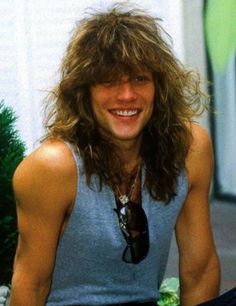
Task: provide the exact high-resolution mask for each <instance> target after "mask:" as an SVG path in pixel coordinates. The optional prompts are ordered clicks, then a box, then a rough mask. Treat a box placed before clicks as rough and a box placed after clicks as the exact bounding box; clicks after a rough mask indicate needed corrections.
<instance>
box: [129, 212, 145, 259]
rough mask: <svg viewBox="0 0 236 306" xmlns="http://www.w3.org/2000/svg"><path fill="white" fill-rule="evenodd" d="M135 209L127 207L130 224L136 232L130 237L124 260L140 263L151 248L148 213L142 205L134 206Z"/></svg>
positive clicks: (131, 228)
mask: <svg viewBox="0 0 236 306" xmlns="http://www.w3.org/2000/svg"><path fill="white" fill-rule="evenodd" d="M133 207H135V209H132V210H130V209H129V208H128V209H127V211H126V212H127V219H128V222H127V223H128V226H129V228H130V230H131V232H132V231H133V232H134V233H135V236H134V237H133V238H132V237H131V238H130V239H129V241H128V245H127V247H126V248H125V250H124V253H123V260H124V261H125V262H127V263H139V262H140V261H142V260H143V259H144V258H145V257H146V256H147V253H148V250H149V234H148V222H147V217H146V214H145V212H144V210H143V208H142V207H141V206H133Z"/></svg>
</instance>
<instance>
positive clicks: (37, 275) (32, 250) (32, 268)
mask: <svg viewBox="0 0 236 306" xmlns="http://www.w3.org/2000/svg"><path fill="white" fill-rule="evenodd" d="M75 173H76V172H75V167H74V161H73V159H72V157H71V154H70V152H69V150H68V148H66V145H65V144H63V143H59V142H58V143H53V144H51V143H49V144H45V145H42V146H41V147H40V148H39V149H38V150H36V151H35V152H34V153H33V154H31V155H30V156H29V157H27V158H26V159H25V160H24V161H23V162H22V163H21V164H20V165H19V167H18V168H17V170H16V172H15V174H14V177H13V187H14V192H15V198H16V203H17V220H18V230H19V240H18V246H17V252H16V257H15V264H14V276H15V277H16V278H17V279H18V281H19V278H20V279H21V281H25V276H27V279H28V280H29V281H31V282H32V283H34V282H35V284H38V283H40V282H46V281H48V280H49V279H50V277H51V273H52V269H53V265H54V259H55V253H56V248H57V243H58V239H59V237H60V233H61V230H62V226H63V224H64V220H65V217H66V214H67V211H68V209H69V207H70V205H71V204H72V202H73V198H74V192H75V176H76V174H75ZM13 278H14V277H13ZM22 278H23V279H22Z"/></svg>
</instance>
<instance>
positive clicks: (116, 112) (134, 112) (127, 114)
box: [111, 109, 138, 117]
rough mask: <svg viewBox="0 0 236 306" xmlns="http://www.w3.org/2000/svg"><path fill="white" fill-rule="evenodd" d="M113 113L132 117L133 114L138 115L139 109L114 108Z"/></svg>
mask: <svg viewBox="0 0 236 306" xmlns="http://www.w3.org/2000/svg"><path fill="white" fill-rule="evenodd" d="M111 113H112V114H114V115H118V116H122V117H131V116H135V115H137V114H138V110H137V109H133V110H112V111H111Z"/></svg>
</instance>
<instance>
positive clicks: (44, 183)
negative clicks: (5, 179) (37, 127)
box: [13, 140, 76, 198]
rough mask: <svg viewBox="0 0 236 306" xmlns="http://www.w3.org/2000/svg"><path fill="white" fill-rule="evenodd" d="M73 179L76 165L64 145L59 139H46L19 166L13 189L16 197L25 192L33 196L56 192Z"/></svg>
mask: <svg viewBox="0 0 236 306" xmlns="http://www.w3.org/2000/svg"><path fill="white" fill-rule="evenodd" d="M75 178H76V165H75V161H74V158H73V156H72V154H71V151H70V149H69V148H68V146H67V145H66V144H65V143H64V142H62V141H60V140H48V141H46V142H44V143H43V144H41V145H40V146H39V148H37V149H36V150H35V151H34V152H32V153H31V154H30V155H29V156H27V157H26V158H25V159H24V160H23V161H22V162H21V163H20V165H19V166H18V167H17V169H16V171H15V174H14V177H13V186H14V191H15V194H16V197H17V198H21V196H24V195H25V194H27V192H28V191H30V193H31V194H32V195H33V194H34V193H40V192H43V193H44V194H46V193H47V191H48V192H53V191H54V190H56V189H57V192H59V193H60V189H58V188H59V187H63V185H64V184H66V185H68V183H72V181H73V180H75ZM64 186H65V185H64ZM62 189H63V188H62Z"/></svg>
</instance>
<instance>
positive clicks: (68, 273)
mask: <svg viewBox="0 0 236 306" xmlns="http://www.w3.org/2000/svg"><path fill="white" fill-rule="evenodd" d="M70 148H71V150H72V154H73V156H74V158H75V161H76V165H77V171H78V173H79V175H78V183H77V195H76V199H75V203H74V207H73V210H72V212H71V215H70V218H69V221H68V224H67V227H66V229H65V231H64V233H63V235H62V237H61V238H60V241H59V244H58V249H57V254H56V261H55V267H54V272H53V276H52V284H51V289H50V293H49V297H48V300H47V303H46V305H47V306H70V305H108V304H116V303H126V302H132V301H139V302H145V301H150V300H151V301H157V300H158V298H159V291H158V289H159V287H160V285H161V282H162V280H163V276H164V272H165V268H166V263H167V259H168V253H169V249H170V244H171V238H172V234H173V231H174V227H175V223H176V219H177V217H178V214H179V212H180V209H181V207H182V204H183V202H184V200H185V198H186V194H187V189H188V186H187V185H188V184H187V178H186V175H185V172H184V171H183V173H182V174H181V175H180V176H179V177H178V184H177V195H176V196H175V198H174V199H173V200H172V201H171V202H170V203H169V204H168V205H165V203H164V202H158V201H155V200H153V199H152V198H151V196H150V195H149V193H148V191H147V189H146V188H145V185H144V184H143V181H144V177H145V167H143V168H142V186H143V189H142V207H143V209H144V211H145V213H146V215H147V219H148V226H149V239H150V248H149V253H148V255H147V257H146V258H145V259H144V260H143V261H141V262H140V263H139V264H130V263H125V262H124V261H123V260H122V254H123V251H124V249H125V247H126V241H125V239H124V237H123V235H122V233H121V230H120V228H119V223H118V218H117V214H116V212H115V211H114V208H116V203H115V198H114V194H113V192H112V190H111V188H110V187H109V186H107V185H104V186H103V187H102V190H101V191H99V180H98V177H97V176H95V175H93V176H92V180H91V186H90V187H88V186H87V185H86V180H85V173H84V166H83V162H82V160H81V158H80V157H79V155H78V154H77V153H76V151H75V150H74V149H73V147H72V146H71V145H70Z"/></svg>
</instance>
